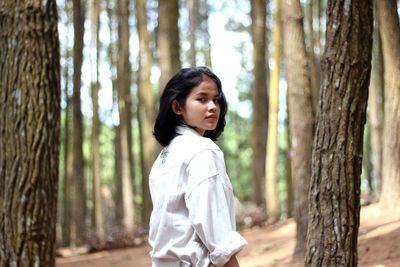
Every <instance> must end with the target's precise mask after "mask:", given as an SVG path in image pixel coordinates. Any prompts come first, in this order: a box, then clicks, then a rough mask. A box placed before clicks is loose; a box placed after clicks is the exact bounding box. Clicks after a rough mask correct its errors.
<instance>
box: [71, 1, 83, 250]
mask: <svg viewBox="0 0 400 267" xmlns="http://www.w3.org/2000/svg"><path fill="white" fill-rule="evenodd" d="M72 3H73V21H74V48H73V66H74V67H73V68H74V74H73V75H74V76H73V95H72V140H73V141H72V142H73V146H72V154H73V155H72V176H71V177H72V179H73V182H72V184H73V185H74V189H73V190H71V192H70V193H71V197H72V199H73V201H74V204H73V208H72V218H73V227H72V229H71V232H72V233H71V234H72V240H71V242H72V243H73V244H75V243H76V244H81V243H82V242H84V241H85V239H86V225H85V220H86V210H87V206H86V180H85V175H84V173H85V164H84V163H85V160H84V157H83V131H84V129H83V122H82V110H81V85H82V82H81V74H82V62H83V34H84V21H85V8H84V5H82V3H81V0H73V2H72Z"/></svg>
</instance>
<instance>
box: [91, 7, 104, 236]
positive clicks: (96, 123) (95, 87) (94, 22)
mask: <svg viewBox="0 0 400 267" xmlns="http://www.w3.org/2000/svg"><path fill="white" fill-rule="evenodd" d="M90 4H91V6H90V7H91V8H90V25H91V49H90V50H91V70H92V84H91V89H92V110H93V117H92V173H93V189H92V190H93V226H94V230H95V234H96V235H98V236H103V235H104V226H103V214H102V209H101V206H102V200H101V174H100V169H101V167H100V165H101V162H100V117H99V90H100V81H99V64H100V63H99V58H100V38H99V35H100V34H99V33H100V32H99V31H100V0H92V1H91V2H90Z"/></svg>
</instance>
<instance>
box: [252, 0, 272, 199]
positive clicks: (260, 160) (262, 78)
mask: <svg viewBox="0 0 400 267" xmlns="http://www.w3.org/2000/svg"><path fill="white" fill-rule="evenodd" d="M251 19H252V25H251V30H252V39H253V46H254V47H253V62H254V63H253V64H254V68H253V77H254V84H253V90H252V91H253V92H252V97H253V100H252V101H253V119H252V133H251V147H252V151H253V155H252V160H251V162H252V166H251V173H252V174H251V176H252V178H251V179H252V184H253V201H254V203H255V204H256V205H257V206H263V204H264V202H265V199H264V181H265V154H266V151H265V147H266V143H267V142H266V140H267V121H268V115H267V111H268V93H267V91H268V90H267V79H266V74H267V65H266V57H265V54H266V49H267V47H266V24H265V23H266V22H265V21H266V2H265V0H252V1H251Z"/></svg>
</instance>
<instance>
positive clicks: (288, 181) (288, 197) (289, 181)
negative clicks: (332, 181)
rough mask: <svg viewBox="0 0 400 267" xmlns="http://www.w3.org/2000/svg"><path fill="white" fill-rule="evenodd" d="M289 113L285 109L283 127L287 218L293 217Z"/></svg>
mask: <svg viewBox="0 0 400 267" xmlns="http://www.w3.org/2000/svg"><path fill="white" fill-rule="evenodd" d="M288 103H289V101H288V100H287V98H286V106H287V107H288V106H289V105H288ZM289 121H290V113H289V110H288V111H287V118H286V120H285V129H286V132H285V133H286V134H285V135H286V136H285V139H286V143H287V147H286V159H285V170H286V175H285V176H286V213H287V218H293V217H294V215H293V214H294V190H293V176H292V168H291V166H292V158H293V156H292V154H293V153H292V142H291V140H290V127H289Z"/></svg>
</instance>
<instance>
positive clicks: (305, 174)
mask: <svg viewBox="0 0 400 267" xmlns="http://www.w3.org/2000/svg"><path fill="white" fill-rule="evenodd" d="M283 14H284V15H283V17H284V19H283V25H284V31H283V32H284V34H283V35H284V42H283V43H284V52H285V63H286V74H287V82H288V108H289V114H290V121H289V125H290V133H291V145H292V149H291V155H292V177H293V178H292V179H293V188H294V205H295V208H294V210H295V219H296V232H297V233H296V247H295V252H294V255H295V257H298V258H302V257H303V256H304V255H305V249H306V246H305V244H306V237H307V226H308V197H307V196H308V189H309V184H310V177H311V155H312V146H313V137H314V120H315V119H314V111H313V96H312V95H313V93H312V86H311V77H310V76H311V75H310V69H309V64H308V59H307V53H306V47H305V36H304V28H303V12H302V9H301V4H300V1H299V0H283Z"/></svg>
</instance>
